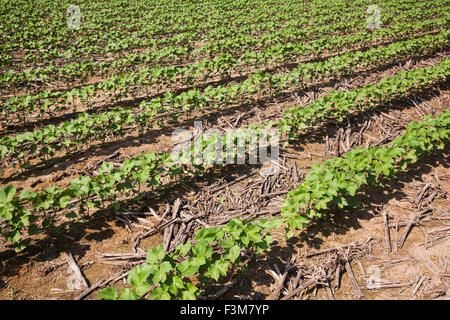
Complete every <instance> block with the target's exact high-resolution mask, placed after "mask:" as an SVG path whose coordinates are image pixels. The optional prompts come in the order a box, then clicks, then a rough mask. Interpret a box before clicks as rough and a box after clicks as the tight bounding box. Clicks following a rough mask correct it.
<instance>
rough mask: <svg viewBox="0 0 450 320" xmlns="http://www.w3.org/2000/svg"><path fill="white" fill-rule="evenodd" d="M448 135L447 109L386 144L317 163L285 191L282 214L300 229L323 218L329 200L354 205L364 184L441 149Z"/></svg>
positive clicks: (342, 204) (403, 167) (449, 130)
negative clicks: (297, 185)
mask: <svg viewBox="0 0 450 320" xmlns="http://www.w3.org/2000/svg"><path fill="white" fill-rule="evenodd" d="M449 135H450V110H448V109H447V110H445V111H444V112H443V113H442V114H441V115H439V116H437V117H436V118H434V119H433V118H431V116H426V117H424V119H423V120H422V121H421V122H411V123H409V124H408V126H407V128H406V133H405V134H404V135H402V136H400V137H398V138H396V139H395V140H393V141H392V142H391V144H390V145H389V146H387V147H378V146H377V147H372V148H356V149H353V150H351V151H349V152H347V153H346V154H345V157H343V158H332V159H330V160H328V161H326V162H325V163H323V164H316V165H314V166H313V167H312V168H311V171H310V172H309V174H308V175H307V176H306V178H305V181H304V182H303V183H302V184H301V185H300V186H299V187H298V188H297V189H295V190H292V191H290V192H289V193H288V195H287V197H286V199H285V200H284V202H283V206H282V211H281V214H282V216H283V217H285V218H286V223H287V224H288V225H289V228H294V229H301V228H303V227H304V226H305V225H307V224H308V223H309V222H310V221H311V220H314V219H318V218H322V217H325V214H324V213H323V210H325V209H329V208H330V203H335V204H336V205H337V206H338V207H339V208H344V207H346V206H357V205H359V202H358V200H357V199H355V198H354V196H355V193H356V192H357V191H359V190H360V189H361V187H362V186H363V185H373V184H378V183H380V182H381V181H382V179H388V178H391V177H392V176H393V175H394V174H395V173H396V172H397V171H398V170H405V169H406V167H407V166H408V165H409V164H412V163H415V162H416V161H418V159H419V158H420V156H422V155H423V154H424V153H428V152H430V151H432V150H434V149H435V148H437V149H443V148H444V144H445V142H446V141H447V140H448V138H449ZM299 212H302V214H300V215H299V214H298V213H299ZM289 232H291V231H289Z"/></svg>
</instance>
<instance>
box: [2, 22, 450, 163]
mask: <svg viewBox="0 0 450 320" xmlns="http://www.w3.org/2000/svg"><path fill="white" fill-rule="evenodd" d="M449 34H450V33H449V31H442V32H440V33H439V34H437V35H427V36H423V37H420V38H414V39H410V40H406V41H402V42H395V43H392V44H390V45H387V46H386V47H383V46H380V47H376V48H371V49H369V50H367V51H356V52H349V53H346V54H342V55H340V56H336V57H333V58H330V59H328V60H325V61H321V62H313V63H305V64H300V65H298V66H297V67H296V68H295V69H293V70H292V71H291V72H289V73H287V74H284V75H280V74H268V73H258V74H255V75H253V76H251V77H250V78H249V79H247V80H245V81H244V82H242V83H240V84H237V85H233V86H230V87H220V88H216V89H215V90H208V91H206V92H204V93H202V92H199V91H193V92H194V94H190V93H191V92H187V94H186V95H185V96H184V95H183V94H182V95H179V96H177V97H173V96H167V97H166V98H164V99H162V100H160V101H159V103H156V102H155V101H154V102H153V103H149V104H146V103H143V104H142V105H141V107H142V109H143V110H144V111H142V112H140V113H137V114H135V113H133V111H132V110H130V109H117V110H112V111H108V112H105V113H101V114H99V115H96V114H92V115H88V114H82V115H81V116H79V117H78V118H77V119H76V120H72V121H66V122H64V123H63V124H61V125H59V126H55V125H49V126H47V127H45V128H43V129H40V130H35V131H33V132H26V133H23V134H18V135H16V136H12V137H9V136H5V137H3V138H2V139H0V159H5V158H12V159H18V160H20V162H22V163H23V166H26V163H27V162H28V161H29V160H31V159H33V158H36V157H42V156H47V155H49V156H52V155H54V153H55V152H57V151H60V150H66V152H71V151H74V150H75V149H77V148H78V147H80V146H83V145H85V144H86V143H88V142H89V141H93V140H103V141H105V140H106V139H107V138H108V137H111V136H115V137H117V136H122V135H123V134H124V133H125V130H124V127H125V126H134V127H135V126H138V130H139V132H140V133H141V134H144V133H145V132H147V130H150V129H151V128H152V127H153V125H152V123H154V121H152V120H155V119H157V118H158V117H159V116H160V115H161V113H166V114H167V113H169V114H167V116H171V117H173V118H176V117H177V116H179V113H180V111H181V112H186V111H193V110H196V109H198V108H200V107H202V106H212V105H215V104H217V106H216V107H219V106H220V105H222V103H220V101H221V100H222V101H225V103H226V105H228V104H230V103H237V102H239V103H243V102H245V101H246V100H247V101H248V98H246V94H248V93H250V94H254V93H255V92H260V93H261V92H263V91H265V92H270V95H271V96H276V95H277V94H278V93H280V92H281V91H282V90H285V89H286V88H292V87H299V86H300V87H301V88H304V87H306V85H307V84H308V82H309V83H316V82H317V81H319V80H322V79H325V78H329V77H338V76H342V75H345V74H348V73H349V72H355V70H356V69H358V70H361V69H365V68H368V67H371V66H375V65H376V66H380V65H385V64H387V63H394V62H398V61H401V60H404V59H406V58H407V57H409V56H411V55H421V54H424V53H426V52H429V51H430V50H439V49H441V48H444V47H446V46H447V45H448V37H449ZM183 97H185V100H183ZM224 97H225V100H224V99H223V98H224ZM239 97H241V99H238V98H239ZM242 97H243V98H242ZM238 100H239V101H238ZM177 105H178V106H179V107H178V108H177V107H176V106H177ZM168 106H170V107H168ZM296 125H298V124H296ZM135 128H136V127H135Z"/></svg>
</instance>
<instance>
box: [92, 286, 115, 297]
mask: <svg viewBox="0 0 450 320" xmlns="http://www.w3.org/2000/svg"><path fill="white" fill-rule="evenodd" d="M97 295H98V296H99V298H100V299H102V300H116V299H117V297H118V296H119V292H118V291H117V289H116V288H114V287H108V288H105V289H103V290H100V291H99V292H97Z"/></svg>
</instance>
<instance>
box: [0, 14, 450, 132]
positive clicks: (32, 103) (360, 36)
mask: <svg viewBox="0 0 450 320" xmlns="http://www.w3.org/2000/svg"><path fill="white" fill-rule="evenodd" d="M431 10H436V12H440V11H441V10H442V9H440V8H432V9H431ZM419 13H420V11H417V10H413V12H412V13H411V14H409V13H404V14H403V15H406V16H409V15H412V16H414V15H415V14H416V15H417V14H419ZM397 18H398V17H396V19H397ZM446 24H447V19H446V18H441V19H430V20H425V21H419V22H414V23H399V24H397V25H394V26H392V27H391V28H389V29H383V31H379V30H377V31H376V32H374V33H373V34H368V33H367V31H361V32H360V33H356V34H354V35H349V36H347V37H345V36H340V37H332V38H329V39H328V38H326V37H323V38H320V39H318V40H314V41H313V42H312V43H306V44H304V43H303V42H297V43H296V44H295V45H294V46H293V45H292V44H290V43H288V44H278V45H276V46H275V47H277V46H278V47H279V48H277V49H276V50H275V51H273V50H266V51H264V52H265V55H267V56H264V57H263V58H261V62H262V63H266V62H267V60H273V59H275V60H277V59H278V60H280V59H281V60H283V61H285V60H288V59H291V58H293V55H294V56H298V55H299V54H304V53H305V52H310V53H314V54H319V53H320V52H322V51H324V50H334V51H338V50H341V49H342V48H345V47H346V46H347V45H353V46H355V45H356V44H358V43H359V44H360V45H362V44H363V43H364V42H366V41H369V40H370V39H372V40H377V41H378V42H379V40H380V36H382V37H385V38H386V39H388V38H389V40H390V38H391V37H392V36H395V37H400V36H403V37H405V36H408V35H410V34H413V33H414V32H416V31H418V30H421V28H425V29H430V28H433V27H438V26H441V25H446ZM316 28H317V27H316ZM328 29H329V28H328ZM328 29H327V28H325V30H328ZM327 39H328V40H327ZM244 60H245V59H244ZM224 61H227V63H233V61H234V59H225V60H224ZM238 61H239V60H238ZM169 68H170V67H169ZM229 68H230V67H229V66H227V67H225V69H229ZM155 72H156V73H158V71H157V70H155ZM195 73H197V71H195ZM149 77H150V78H153V73H149ZM162 79H166V77H163V78H162ZM149 80H150V79H147V78H145V77H142V75H139V74H137V73H136V72H135V71H132V72H130V73H124V74H120V75H117V74H114V75H111V76H110V77H109V78H108V79H107V80H105V81H103V82H101V83H100V84H98V85H97V86H95V87H94V86H92V85H87V86H82V87H80V88H74V89H71V90H69V91H49V90H44V91H42V92H39V93H38V94H35V95H25V96H20V97H12V98H10V99H9V100H8V101H7V103H5V104H4V105H2V106H1V109H2V114H4V115H5V118H4V119H0V121H3V122H5V123H9V121H11V119H9V115H14V118H17V112H18V111H19V112H20V114H21V115H22V116H21V119H23V121H25V119H26V117H27V115H29V114H30V113H31V112H33V111H36V110H38V111H39V113H40V115H41V116H43V115H44V114H46V113H48V114H49V115H51V114H52V113H53V112H55V111H60V110H64V109H66V107H67V105H68V106H71V105H73V103H74V99H75V98H77V97H78V98H80V99H81V100H82V101H85V102H87V104H88V105H89V102H88V100H89V99H91V98H92V97H93V96H97V93H96V91H97V89H98V90H103V91H106V92H108V94H109V96H110V98H114V99H115V100H118V99H120V97H121V96H122V95H125V94H127V92H128V91H129V88H130V86H131V85H132V86H137V87H139V86H142V85H144V84H148V81H149ZM160 81H163V80H157V82H160ZM122 91H123V92H124V93H123V94H122V93H120V92H122Z"/></svg>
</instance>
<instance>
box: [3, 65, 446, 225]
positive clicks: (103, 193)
mask: <svg viewBox="0 0 450 320" xmlns="http://www.w3.org/2000/svg"><path fill="white" fill-rule="evenodd" d="M448 70H450V60H449V59H444V60H442V61H441V63H440V64H438V65H436V66H433V67H428V68H425V69H414V70H411V71H407V72H399V74H397V75H396V76H393V77H391V78H384V79H383V80H382V81H380V82H379V83H378V84H376V85H368V86H366V87H363V88H359V89H356V90H351V91H348V92H345V91H334V92H332V93H330V95H329V96H324V97H323V98H320V99H317V100H314V102H313V103H312V104H310V105H309V106H305V107H302V108H297V107H294V108H292V109H290V110H288V111H287V112H286V113H285V114H284V118H283V119H281V120H279V121H272V122H269V123H267V124H262V125H251V126H249V128H248V130H241V131H240V132H241V133H240V135H241V138H248V137H249V135H250V132H252V135H253V136H254V135H256V134H260V133H261V132H262V131H263V130H268V129H270V128H274V127H275V128H277V127H278V129H280V131H282V132H283V131H287V132H289V135H288V137H292V136H293V134H295V133H296V132H297V131H299V130H301V129H303V128H304V129H303V130H310V129H311V128H314V127H316V126H317V125H318V124H320V123H321V122H322V121H324V120H330V119H337V120H338V121H342V119H343V117H344V116H345V115H347V114H348V113H349V111H351V110H352V109H353V108H356V109H357V110H358V111H364V110H367V108H370V107H374V106H376V105H378V104H380V103H386V102H387V101H390V100H391V99H395V98H399V97H403V96H404V95H406V94H407V93H408V92H414V91H415V90H419V89H423V88H426V87H428V86H429V83H430V81H431V83H440V82H442V81H445V79H446V75H447V74H448ZM393 85H395V86H397V87H398V86H402V87H403V88H404V90H402V91H398V90H396V89H393V88H392V86H393ZM354 104H356V106H355V105H354ZM237 133H238V132H236V133H230V134H228V135H225V136H224V137H222V145H221V147H222V150H224V153H223V156H222V159H228V158H229V157H231V158H235V157H236V151H235V150H230V151H229V150H227V148H226V141H227V137H230V138H232V139H236V138H237ZM242 140H244V139H242ZM198 141H199V143H200V145H199V149H200V151H201V152H202V154H205V156H206V157H207V158H208V159H209V160H214V158H215V153H214V149H215V148H214V144H216V143H217V142H218V140H217V137H209V138H208V137H203V136H201V139H198ZM219 142H220V141H219ZM241 142H242V141H241ZM247 143H248V139H245V147H247V146H248V144H247ZM219 146H220V145H219ZM195 152H196V150H195V148H194V147H192V148H191V149H190V150H188V152H187V153H186V152H185V153H186V154H183V153H182V155H181V156H182V158H186V159H188V160H189V159H192V158H193V157H194V159H195ZM246 155H247V154H246ZM213 164H214V163H213ZM104 165H105V164H104ZM106 165H108V164H106ZM108 166H109V167H111V165H108ZM204 171H205V168H204V167H203V165H202V164H201V163H199V164H197V163H196V162H195V161H194V168H193V169H192V170H187V171H186V172H184V171H183V169H182V168H180V167H179V166H178V165H176V163H174V159H172V157H171V155H170V154H165V153H154V152H150V153H145V154H141V155H139V156H138V157H136V158H132V159H126V160H125V161H124V163H123V164H122V166H121V167H119V168H117V169H112V170H111V172H108V173H107V172H104V170H102V171H101V173H99V175H97V176H94V177H92V178H91V177H85V176H80V177H79V178H77V179H74V180H72V182H71V186H70V187H68V188H66V189H60V188H57V187H55V186H53V187H50V188H47V189H46V190H43V191H40V192H38V193H37V194H36V197H34V198H24V199H21V201H19V202H17V203H16V204H15V205H14V212H17V213H18V212H21V211H22V210H23V208H22V207H27V208H28V209H29V210H30V211H31V212H32V214H36V212H41V213H45V212H47V211H49V212H51V213H52V214H51V216H53V215H55V214H56V213H57V212H59V211H61V210H63V209H64V210H66V211H69V214H68V215H69V217H73V216H75V214H74V209H76V208H78V211H79V214H80V215H83V214H85V213H86V212H88V211H89V208H99V209H105V208H104V203H106V202H109V203H110V207H112V208H118V206H120V203H119V202H117V196H118V195H119V194H122V195H126V196H138V197H139V196H142V194H141V193H142V192H141V185H142V184H143V183H145V184H146V187H148V188H150V189H151V190H154V189H155V188H157V187H158V186H160V185H161V178H162V177H164V176H169V177H171V178H174V179H177V180H181V179H182V178H183V177H185V176H187V175H201V174H202V173H203V172H204ZM350 188H353V185H352V186H351V187H350ZM95 197H97V199H96V200H95V201H93V200H92V198H95ZM61 199H64V200H62V201H61ZM308 201H309V199H308ZM338 201H342V203H343V205H346V202H345V201H346V200H345V199H344V198H343V199H342V200H338ZM69 202H70V204H69V205H68V206H67V207H65V206H63V205H64V204H66V203H69ZM319 203H320V204H319V205H320V206H323V205H324V203H325V201H324V200H322V201H320V202H319ZM316 214H317V213H316V211H311V212H310V215H311V217H315V216H316ZM296 219H297V220H298V221H297V223H298V224H299V225H301V224H302V223H303V222H305V221H303V220H304V219H305V218H304V217H297V218H296ZM8 223H9V221H6V224H8ZM48 226H53V223H52V219H51V218H50V219H46V223H45V224H44V225H43V226H42V228H38V230H42V229H43V228H44V229H45V228H46V227H48ZM12 228H13V230H14V231H18V232H21V230H22V229H23V226H22V225H21V224H17V225H14V226H12ZM33 228H34V229H36V227H33Z"/></svg>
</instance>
